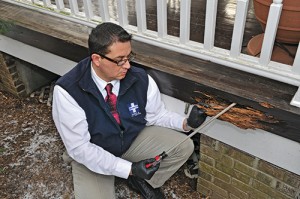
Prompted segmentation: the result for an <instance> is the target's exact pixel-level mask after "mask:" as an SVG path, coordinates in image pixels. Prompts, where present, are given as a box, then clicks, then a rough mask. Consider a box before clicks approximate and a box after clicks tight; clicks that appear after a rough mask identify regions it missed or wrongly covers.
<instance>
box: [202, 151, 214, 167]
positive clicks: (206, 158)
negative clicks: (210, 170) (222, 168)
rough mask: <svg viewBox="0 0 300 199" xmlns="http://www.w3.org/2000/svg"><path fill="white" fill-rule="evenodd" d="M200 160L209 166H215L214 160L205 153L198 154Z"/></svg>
mask: <svg viewBox="0 0 300 199" xmlns="http://www.w3.org/2000/svg"><path fill="white" fill-rule="evenodd" d="M200 161H202V162H205V163H206V164H208V165H210V166H212V167H213V166H215V160H214V159H213V158H211V157H209V156H207V155H205V154H203V153H202V154H200Z"/></svg>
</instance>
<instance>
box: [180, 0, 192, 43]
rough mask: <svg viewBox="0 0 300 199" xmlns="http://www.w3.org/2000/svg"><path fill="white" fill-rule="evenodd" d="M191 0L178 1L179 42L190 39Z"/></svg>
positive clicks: (185, 41)
mask: <svg viewBox="0 0 300 199" xmlns="http://www.w3.org/2000/svg"><path fill="white" fill-rule="evenodd" d="M190 20H191V0H182V1H181V2H180V43H182V44H185V43H187V42H188V41H189V40H190Z"/></svg>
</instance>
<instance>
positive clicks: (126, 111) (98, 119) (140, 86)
mask: <svg viewBox="0 0 300 199" xmlns="http://www.w3.org/2000/svg"><path fill="white" fill-rule="evenodd" d="M56 84H57V85H59V86H61V87H62V88H64V89H65V90H66V91H67V92H68V93H69V94H70V95H71V96H72V97H73V98H74V99H75V101H76V102H77V103H78V104H79V106H80V107H81V108H82V109H83V110H84V112H85V114H86V118H87V123H88V130H89V132H90V134H91V140H90V141H91V142H92V143H94V144H96V145H98V146H100V147H102V148H103V149H105V150H107V151H109V152H110V153H112V154H114V155H116V156H121V155H122V154H123V153H124V152H126V150H127V149H128V148H129V147H130V145H131V143H132V142H133V141H134V139H135V138H136V136H137V135H138V133H139V132H140V131H141V130H142V129H143V128H144V127H145V124H146V120H145V116H146V111H145V107H146V103H147V90H148V76H147V74H146V72H145V71H144V70H143V69H140V68H137V67H134V66H131V68H130V69H129V70H128V72H127V74H126V77H125V78H124V79H122V80H121V81H120V91H119V95H118V99H117V110H118V112H119V115H120V119H121V123H122V126H121V127H120V125H118V123H117V122H116V120H115V119H114V118H113V116H112V114H111V113H110V110H109V106H108V104H107V103H106V102H105V101H104V98H103V96H102V95H101V93H100V91H99V90H98V88H97V86H96V84H95V82H94V81H93V80H92V77H91V60H90V58H86V59H84V60H82V61H81V62H79V63H78V65H77V66H75V67H74V68H73V69H72V70H71V71H69V72H68V73H67V74H65V75H64V76H62V77H61V78H59V80H58V81H57V82H56Z"/></svg>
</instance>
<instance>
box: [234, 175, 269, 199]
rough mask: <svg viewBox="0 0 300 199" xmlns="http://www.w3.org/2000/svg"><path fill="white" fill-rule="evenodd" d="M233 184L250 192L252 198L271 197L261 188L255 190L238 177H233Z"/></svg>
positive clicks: (264, 198)
mask: <svg viewBox="0 0 300 199" xmlns="http://www.w3.org/2000/svg"><path fill="white" fill-rule="evenodd" d="M232 185H233V186H234V187H236V188H237V189H239V190H241V191H243V192H245V193H247V194H248V196H249V198H251V199H258V198H259V199H269V196H268V195H267V194H265V193H262V192H261V191H259V190H255V189H254V188H252V187H251V186H250V185H249V184H245V183H243V182H241V181H239V180H237V179H234V178H233V179H232Z"/></svg>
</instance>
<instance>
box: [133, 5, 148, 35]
mask: <svg viewBox="0 0 300 199" xmlns="http://www.w3.org/2000/svg"><path fill="white" fill-rule="evenodd" d="M135 10H136V17H137V19H136V20H137V29H138V32H140V33H143V32H145V31H146V30H147V19H146V4H145V0H136V1H135Z"/></svg>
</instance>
